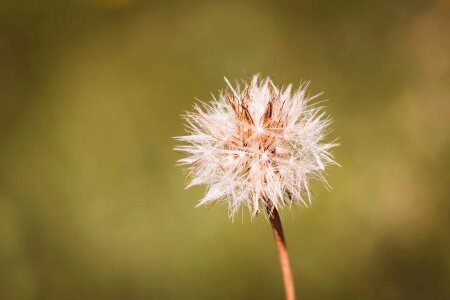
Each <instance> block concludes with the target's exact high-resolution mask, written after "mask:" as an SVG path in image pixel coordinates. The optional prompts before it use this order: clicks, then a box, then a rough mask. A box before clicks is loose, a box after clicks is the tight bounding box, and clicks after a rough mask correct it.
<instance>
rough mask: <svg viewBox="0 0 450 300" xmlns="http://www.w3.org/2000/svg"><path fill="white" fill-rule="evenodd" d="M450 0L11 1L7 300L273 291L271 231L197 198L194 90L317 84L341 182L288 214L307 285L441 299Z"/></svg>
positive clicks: (4, 154) (7, 6)
mask: <svg viewBox="0 0 450 300" xmlns="http://www.w3.org/2000/svg"><path fill="white" fill-rule="evenodd" d="M449 28H450V3H449V1H446V0H442V1H324V0H321V1H313V0H308V1H302V2H298V1H292V2H290V3H281V2H279V1H273V2H269V1H247V2H245V1H211V2H201V1H178V2H174V1H158V2H149V1H143V0H141V1H139V0H96V1H89V0H78V1H57V0H43V1H31V0H29V1H25V0H24V1H16V0H14V1H13V0H6V1H5V0H3V1H0V299H5V300H12V299H49V300H51V299H58V300H59V299H108V300H110V299H280V298H281V297H282V283H281V279H280V277H279V269H278V261H277V257H276V252H275V246H274V245H273V241H272V236H271V232H270V228H269V225H268V223H267V221H266V220H265V219H264V217H262V216H260V217H258V218H257V219H256V220H254V221H253V222H251V221H250V220H249V219H248V217H247V216H246V215H245V214H244V215H243V216H242V219H243V221H241V218H240V217H237V218H236V220H235V222H234V223H231V222H230V221H229V220H228V219H227V211H226V207H225V206H224V205H216V206H214V207H213V208H211V209H207V208H200V209H194V205H195V204H196V201H197V200H198V199H199V198H200V197H201V195H202V193H203V189H202V188H197V189H194V190H189V191H184V190H183V185H184V174H183V172H182V171H181V170H180V169H179V168H176V167H175V161H176V160H177V159H178V158H179V157H180V155H179V154H177V153H174V152H173V151H172V148H173V146H174V141H173V140H172V139H171V137H172V136H176V135H180V134H182V132H183V128H182V125H181V121H180V118H179V115H180V114H181V113H182V112H183V111H185V110H187V109H189V108H190V107H191V105H192V103H193V101H194V97H198V98H200V99H204V100H208V99H209V98H210V95H209V93H210V92H215V91H217V90H218V89H221V88H223V87H224V83H223V80H222V76H223V75H226V76H227V77H229V78H236V79H239V78H241V77H246V76H250V75H251V74H253V73H256V72H261V74H262V75H270V76H271V77H273V78H274V80H275V81H276V82H277V83H282V82H294V83H296V82H300V81H301V80H307V79H310V80H312V85H311V88H312V91H313V92H315V93H318V92H321V91H325V94H324V96H323V98H322V99H330V100H329V101H327V102H326V105H327V107H328V108H327V110H328V112H329V113H330V114H331V115H332V116H333V118H334V125H333V128H334V131H333V132H332V133H331V136H332V137H337V136H338V137H340V140H339V141H340V143H341V144H342V145H341V146H340V147H339V148H338V149H336V151H335V152H334V153H335V156H336V159H337V160H338V161H339V162H340V163H341V164H342V167H341V168H337V167H336V168H332V169H330V171H329V174H328V177H327V178H328V179H329V182H330V184H331V185H332V186H333V190H331V191H327V190H326V189H325V188H324V187H323V186H322V185H321V184H316V185H315V186H314V187H313V191H314V198H315V201H314V204H313V205H312V207H311V208H309V209H305V208H302V207H295V208H292V209H291V210H288V211H284V221H285V224H286V225H285V226H286V235H287V238H288V243H289V246H290V249H291V255H292V262H293V268H294V271H295V279H296V284H297V286H298V291H299V295H300V298H301V299H448V297H449V295H450V285H449V282H450V275H449V268H450V242H449V238H448V220H449V218H450V209H449V208H450V206H449V195H450V180H449V179H450V161H449V157H448V154H449V151H450V125H449V120H450V117H449V116H450V54H449V53H450V34H449Z"/></svg>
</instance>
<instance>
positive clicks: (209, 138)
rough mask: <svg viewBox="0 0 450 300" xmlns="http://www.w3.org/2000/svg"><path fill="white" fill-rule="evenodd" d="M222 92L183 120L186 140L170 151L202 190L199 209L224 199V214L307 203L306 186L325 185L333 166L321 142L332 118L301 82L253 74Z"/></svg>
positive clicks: (252, 212) (179, 138)
mask: <svg viewBox="0 0 450 300" xmlns="http://www.w3.org/2000/svg"><path fill="white" fill-rule="evenodd" d="M225 81H226V82H227V84H228V89H227V90H225V91H224V92H221V93H220V94H219V97H218V98H217V99H216V98H214V99H213V101H212V102H210V103H208V104H207V103H202V104H201V106H199V105H197V104H195V106H194V109H193V111H192V112H187V113H186V115H185V116H184V118H185V121H186V130H187V132H188V135H186V136H180V137H177V138H176V139H177V140H179V141H182V142H184V143H185V144H184V145H182V146H178V147H176V148H175V150H179V151H182V152H184V153H185V154H187V156H186V157H185V158H183V159H180V160H179V163H180V164H181V165H188V168H187V169H188V172H189V180H190V182H189V184H188V185H187V188H188V187H191V186H194V185H206V186H207V192H206V195H205V196H204V198H203V199H201V200H200V202H199V204H198V205H204V204H208V203H213V202H215V201H218V200H223V201H226V202H228V204H229V212H230V216H234V215H235V214H236V212H237V211H238V210H239V208H240V207H247V208H248V209H249V211H250V213H251V215H252V216H255V215H256V214H257V213H258V212H259V211H261V210H263V209H265V208H266V207H275V208H277V209H280V208H281V207H283V206H285V205H289V206H290V205H291V204H293V203H298V202H301V203H303V204H304V205H306V206H308V204H309V203H310V202H311V195H310V192H309V181H310V179H312V178H319V179H321V180H323V181H324V182H326V181H325V179H324V177H323V172H324V170H325V167H326V166H327V165H330V164H336V163H335V161H334V159H333V157H332V155H331V154H330V152H329V150H330V148H332V147H334V146H336V144H334V143H325V142H324V141H323V139H324V137H325V135H326V131H327V128H328V126H329V124H330V119H329V118H328V117H326V116H325V113H324V112H323V111H322V107H319V106H317V105H314V104H312V103H311V100H312V99H314V98H316V96H313V97H309V96H308V95H307V94H306V89H307V84H302V85H300V87H299V88H298V89H297V90H295V91H294V92H292V86H291V85H288V86H287V87H286V88H277V87H276V86H275V85H274V84H273V82H272V81H271V80H270V78H266V79H264V80H260V79H259V77H258V75H255V76H253V79H252V80H251V82H250V83H245V82H244V86H243V87H242V88H240V87H239V86H237V87H235V88H233V87H232V86H231V84H230V83H229V82H228V80H227V79H226V78H225Z"/></svg>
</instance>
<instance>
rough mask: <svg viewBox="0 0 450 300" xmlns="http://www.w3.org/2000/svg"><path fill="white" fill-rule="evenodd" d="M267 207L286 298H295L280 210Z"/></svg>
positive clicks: (288, 299)
mask: <svg viewBox="0 0 450 300" xmlns="http://www.w3.org/2000/svg"><path fill="white" fill-rule="evenodd" d="M266 209H267V214H268V215H269V220H270V224H271V225H272V231H273V236H274V238H275V243H276V245H277V250H278V255H279V259H280V266H281V273H282V275H283V283H284V291H285V293H286V300H295V299H296V298H295V287H294V278H293V277H292V270H291V264H290V262H289V254H288V250H287V246H286V240H285V239H284V234H283V227H282V226H281V220H280V215H279V214H278V210H277V209H276V208H275V207H273V206H272V207H269V206H267V207H266Z"/></svg>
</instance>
